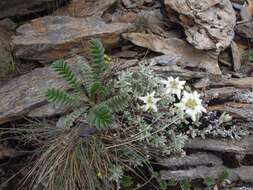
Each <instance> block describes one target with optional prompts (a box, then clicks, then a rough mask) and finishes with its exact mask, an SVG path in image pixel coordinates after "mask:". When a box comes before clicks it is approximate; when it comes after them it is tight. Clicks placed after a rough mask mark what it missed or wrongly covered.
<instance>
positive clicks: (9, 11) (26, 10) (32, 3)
mask: <svg viewBox="0 0 253 190" xmlns="http://www.w3.org/2000/svg"><path fill="white" fill-rule="evenodd" d="M63 2H64V0H22V1H20V0H1V1H0V19H3V18H7V17H11V18H12V17H20V16H26V15H30V14H38V13H40V12H43V11H48V12H52V10H53V9H55V8H57V7H58V6H59V5H61V4H62V3H63Z"/></svg>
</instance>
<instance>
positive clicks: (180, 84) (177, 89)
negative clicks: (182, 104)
mask: <svg viewBox="0 0 253 190" xmlns="http://www.w3.org/2000/svg"><path fill="white" fill-rule="evenodd" d="M161 82H162V83H163V84H165V85H166V94H176V95H177V97H178V98H180V97H181V91H182V90H183V89H184V85H185V81H180V80H179V79H178V77H177V78H175V79H174V78H173V77H168V80H162V81H161Z"/></svg>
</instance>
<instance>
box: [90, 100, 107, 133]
mask: <svg viewBox="0 0 253 190" xmlns="http://www.w3.org/2000/svg"><path fill="white" fill-rule="evenodd" d="M87 120H88V122H89V123H90V124H91V125H95V126H96V128H97V129H104V128H106V127H108V126H109V125H110V124H112V113H111V110H110V109H109V107H108V106H107V105H106V104H98V105H96V106H95V107H94V108H92V109H91V111H90V113H89V115H88V118H87Z"/></svg>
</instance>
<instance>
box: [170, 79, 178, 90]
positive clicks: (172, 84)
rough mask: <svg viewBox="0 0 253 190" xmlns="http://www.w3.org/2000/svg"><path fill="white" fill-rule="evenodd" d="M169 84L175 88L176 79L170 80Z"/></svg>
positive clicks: (176, 84)
mask: <svg viewBox="0 0 253 190" xmlns="http://www.w3.org/2000/svg"><path fill="white" fill-rule="evenodd" d="M170 85H171V88H177V86H178V83H177V81H176V80H172V81H170Z"/></svg>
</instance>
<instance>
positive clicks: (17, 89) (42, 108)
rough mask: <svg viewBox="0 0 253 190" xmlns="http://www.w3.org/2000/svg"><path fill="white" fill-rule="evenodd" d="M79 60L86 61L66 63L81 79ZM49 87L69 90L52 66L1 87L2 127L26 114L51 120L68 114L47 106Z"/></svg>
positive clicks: (0, 110)
mask: <svg viewBox="0 0 253 190" xmlns="http://www.w3.org/2000/svg"><path fill="white" fill-rule="evenodd" d="M80 61H86V60H85V59H84V58H82V57H80V56H76V57H74V58H71V59H68V60H67V62H68V63H69V65H70V66H71V68H72V69H73V71H74V72H75V73H76V74H77V76H80V71H79V67H77V64H78V63H79V62H80ZM49 88H59V89H63V90H70V87H69V86H68V85H67V84H66V82H65V81H64V80H63V79H61V78H59V77H58V76H57V74H56V73H55V72H54V71H53V69H52V68H51V67H43V68H37V69H35V70H33V71H31V72H30V73H28V74H25V75H22V76H20V77H17V78H14V79H12V80H10V81H8V82H6V83H5V84H4V85H2V86H0V124H2V123H5V122H8V121H11V120H14V119H18V118H20V117H22V116H27V115H28V116H29V115H32V116H33V117H37V116H38V117H40V116H41V117H48V116H53V115H54V114H57V113H60V112H64V111H66V109H65V108H57V107H53V106H49V105H48V104H47V101H46V98H45V92H46V91H47V89H49Z"/></svg>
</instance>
